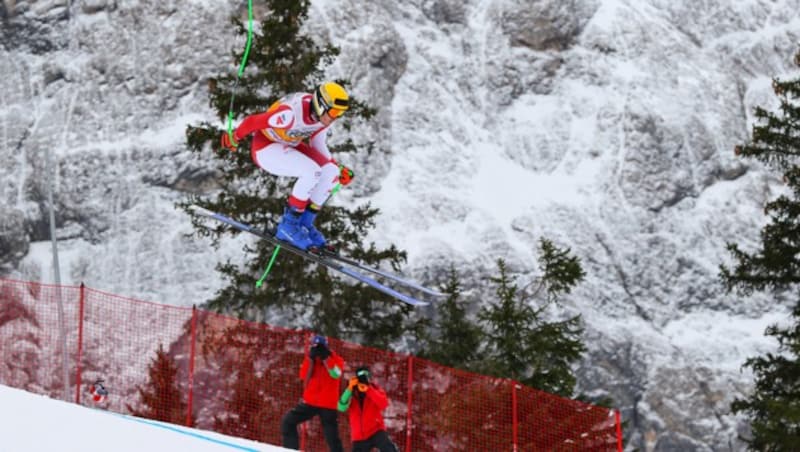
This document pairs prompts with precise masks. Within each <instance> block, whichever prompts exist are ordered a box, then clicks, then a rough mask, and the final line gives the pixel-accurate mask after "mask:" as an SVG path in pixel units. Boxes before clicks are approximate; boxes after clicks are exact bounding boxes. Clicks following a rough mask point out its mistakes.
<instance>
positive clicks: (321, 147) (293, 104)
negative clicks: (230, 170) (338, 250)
mask: <svg viewBox="0 0 800 452" xmlns="http://www.w3.org/2000/svg"><path fill="white" fill-rule="evenodd" d="M349 108H350V97H349V95H348V94H347V91H345V89H344V88H343V87H342V86H341V85H339V84H338V83H334V82H325V83H322V84H320V85H318V86H317V87H316V88H314V91H313V92H312V93H293V94H288V95H286V96H284V97H282V98H281V99H279V100H278V101H277V102H275V103H273V104H272V105H271V106H270V107H269V109H267V111H266V112H264V113H258V114H253V115H250V116H247V117H246V118H244V120H242V122H241V124H239V127H237V128H236V129H235V130H234V131H233V132H232V133H231V134H229V133H228V132H223V134H222V138H221V144H222V147H224V148H226V149H229V150H231V151H235V150H236V149H237V148H238V146H239V141H241V140H242V139H244V138H245V137H247V136H248V135H251V134H252V135H253V140H252V144H251V147H250V153H251V156H252V158H253V161H254V162H255V163H256V165H258V166H259V167H260V168H261V169H263V170H265V171H267V172H269V173H271V174H274V175H276V176H290V177H296V178H297V181H296V182H295V184H294V187H293V188H292V193H291V195H290V196H289V201H288V205H287V206H286V208H285V210H284V214H283V217H282V218H281V221H280V223H279V224H278V228H277V230H276V233H275V238H277V239H279V240H282V241H285V242H288V243H290V244H292V245H294V246H296V247H297V248H300V249H302V250H308V249H309V248H319V249H321V248H325V247H328V248H329V249H330V247H329V246H328V243H327V240H326V239H325V236H323V235H322V233H320V232H319V230H318V229H317V228H316V227H315V226H314V220H315V219H316V217H317V215H318V214H319V211H320V209H321V208H322V206H323V205H324V204H325V201H327V199H328V197H329V196H330V194H331V190H333V188H334V187H335V186H336V184H337V183H341V184H342V185H347V184H349V183H350V181H351V179H352V177H353V172H352V171H351V170H350V169H349V168H346V167H344V166H342V167H340V166H339V165H338V164H337V162H336V161H335V160H334V159H333V158H332V156H331V152H330V150H329V149H328V145H327V143H326V138H327V135H328V134H327V131H328V127H329V126H330V125H331V124H332V123H333V122H334V121H335V120H336V119H337V118H339V117H341V116H342V115H343V114H344V112H346V111H347V110H348V109H349ZM306 140H307V142H306Z"/></svg>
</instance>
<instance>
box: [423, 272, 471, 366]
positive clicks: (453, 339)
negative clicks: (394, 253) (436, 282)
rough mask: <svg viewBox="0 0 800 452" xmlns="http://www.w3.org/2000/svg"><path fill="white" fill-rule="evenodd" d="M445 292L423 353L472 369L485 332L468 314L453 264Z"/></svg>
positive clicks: (427, 356)
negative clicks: (445, 297)
mask: <svg viewBox="0 0 800 452" xmlns="http://www.w3.org/2000/svg"><path fill="white" fill-rule="evenodd" d="M443 292H444V293H445V294H447V299H445V300H444V301H442V302H440V303H438V304H437V308H438V309H437V314H438V317H437V319H436V320H435V322H434V324H433V327H432V329H433V332H432V334H429V335H431V336H432V337H431V338H429V339H428V340H427V349H426V350H425V351H424V352H423V353H420V356H421V357H423V358H427V359H430V360H432V361H436V362H437V363H439V364H442V365H445V366H448V367H456V368H461V369H470V368H471V366H472V365H474V363H475V361H476V360H477V356H478V352H479V349H480V345H481V343H482V342H483V335H484V333H483V331H482V330H481V328H480V326H479V325H478V324H477V323H476V322H473V321H472V320H470V319H469V317H468V313H467V302H466V300H464V299H463V298H462V295H461V282H460V281H459V280H458V274H457V273H456V270H455V268H454V267H451V268H450V274H449V277H448V280H447V283H446V285H445V287H444V290H443Z"/></svg>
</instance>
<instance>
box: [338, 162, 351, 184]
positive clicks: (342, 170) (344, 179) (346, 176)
mask: <svg viewBox="0 0 800 452" xmlns="http://www.w3.org/2000/svg"><path fill="white" fill-rule="evenodd" d="M354 177H355V175H354V174H353V170H351V169H350V168H348V167H346V166H344V165H339V183H340V184H342V185H349V184H350V182H352V181H353V178H354Z"/></svg>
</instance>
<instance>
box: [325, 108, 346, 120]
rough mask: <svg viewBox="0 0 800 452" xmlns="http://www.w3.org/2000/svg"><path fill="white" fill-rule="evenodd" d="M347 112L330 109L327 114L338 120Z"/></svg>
mask: <svg viewBox="0 0 800 452" xmlns="http://www.w3.org/2000/svg"><path fill="white" fill-rule="evenodd" d="M346 111H347V110H341V109H339V108H329V109H328V111H327V112H326V113H328V116H330V117H331V118H333V119H336V118H338V117H340V116H342V115H343V114H344V112H346Z"/></svg>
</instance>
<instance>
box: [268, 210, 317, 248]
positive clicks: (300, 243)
mask: <svg viewBox="0 0 800 452" xmlns="http://www.w3.org/2000/svg"><path fill="white" fill-rule="evenodd" d="M301 215H302V212H298V211H297V210H295V209H294V208H293V207H287V208H286V210H284V211H283V218H281V222H280V223H279V224H278V228H277V229H276V231H275V238H276V239H278V240H282V241H284V242H288V243H289V244H291V245H294V246H295V247H297V248H300V249H301V250H304V251H305V250H307V249H308V247H309V246H311V239H310V238H309V237H308V230H307V229H306V228H305V227H303V225H302V224H300V217H301Z"/></svg>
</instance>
